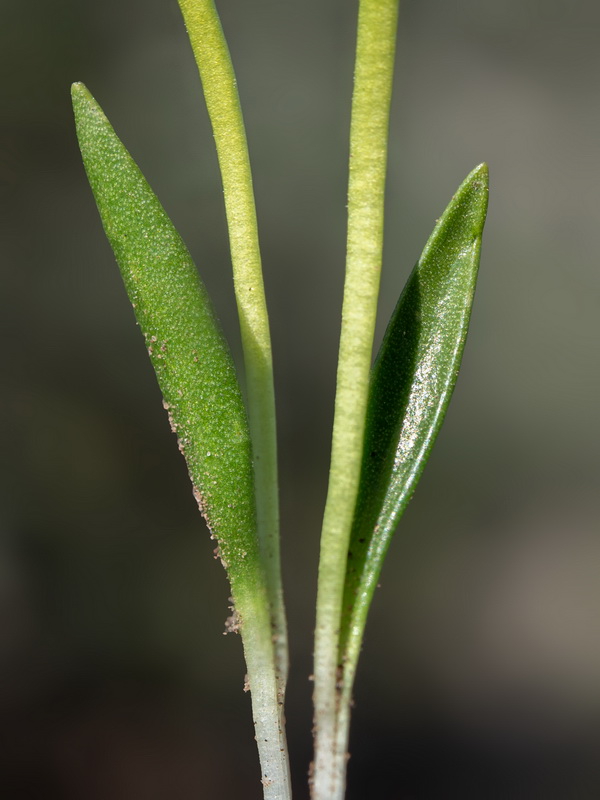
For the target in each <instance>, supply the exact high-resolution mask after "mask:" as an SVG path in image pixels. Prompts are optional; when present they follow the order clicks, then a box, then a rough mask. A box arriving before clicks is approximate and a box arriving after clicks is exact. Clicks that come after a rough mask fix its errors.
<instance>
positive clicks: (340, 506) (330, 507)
mask: <svg viewBox="0 0 600 800" xmlns="http://www.w3.org/2000/svg"><path fill="white" fill-rule="evenodd" d="M397 19H398V0H361V1H360V7H359V18H358V36H357V46H356V67H355V75H354V93H353V99H352V122H351V132H350V168H349V185H348V243H347V260H346V280H345V286H344V300H343V308H342V330H341V337H340V351H339V361H338V372H337V390H336V399H335V418H334V426H333V441H332V452H331V467H330V476H329V488H328V493H327V503H326V507H325V516H324V520H323V531H322V535H321V556H320V562H319V587H318V597H317V625H316V632H315V668H314V677H315V691H314V701H315V761H314V765H313V779H312V797H313V800H342V798H343V797H344V792H345V782H346V761H347V755H346V747H347V719H346V717H347V716H348V712H344V714H343V715H342V716H343V717H344V723H343V726H342V727H343V728H344V730H342V728H340V726H339V717H340V689H341V687H339V686H338V680H339V675H338V646H339V630H340V617H341V610H342V599H343V593H344V578H345V573H346V561H347V553H348V543H349V540H350V532H351V526H352V517H353V513H354V504H355V500H356V496H357V492H358V485H359V479H360V468H361V461H362V446H363V438H364V430H365V414H366V408H367V398H368V388H369V373H370V368H371V358H372V350H373V337H374V330H375V318H376V313H377V298H378V294H379V278H380V272H381V259H382V248H383V207H384V194H385V173H386V162H387V140H388V127H389V107H390V99H391V90H392V77H393V67H394V54H395V45H396V27H397ZM347 700H349V698H345V701H347ZM338 729H339V730H338Z"/></svg>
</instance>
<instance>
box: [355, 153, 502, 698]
mask: <svg viewBox="0 0 600 800" xmlns="http://www.w3.org/2000/svg"><path fill="white" fill-rule="evenodd" d="M487 197H488V170H487V166H486V165H485V164H482V165H480V166H479V167H476V168H475V169H474V170H473V171H472V172H471V173H470V174H469V175H468V176H467V178H466V179H465V180H464V181H463V183H462V184H461V186H460V187H459V189H458V191H457V192H456V194H455V195H454V197H453V198H452V200H451V201H450V203H449V205H448V207H447V208H446V210H445V211H444V214H443V215H442V217H441V218H440V219H439V221H438V223H437V224H436V226H435V229H434V231H433V233H432V235H431V237H430V238H429V240H428V242H427V245H426V246H425V249H424V251H423V254H422V256H421V258H420V259H419V262H418V263H417V265H416V267H415V269H414V270H413V272H412V274H411V276H410V278H409V280H408V282H407V284H406V287H405V289H404V291H403V292H402V294H401V297H400V299H399V301H398V304H397V306H396V309H395V311H394V313H393V315H392V318H391V320H390V323H389V326H388V329H387V331H386V334H385V337H384V340H383V343H382V345H381V349H380V352H379V355H378V357H377V360H376V362H375V364H374V367H373V371H372V378H371V387H370V397H369V407H368V412H367V429H366V436H365V446H364V450H363V464H362V472H361V484H360V490H359V499H358V501H357V507H356V510H355V517H354V522H353V530H352V535H351V541H350V547H349V553H348V563H347V571H346V583H345V591H344V607H343V613H342V626H341V636H340V651H339V656H340V666H341V667H342V669H343V671H344V681H343V683H344V689H343V692H344V694H345V695H346V699H347V700H348V701H349V698H350V693H351V688H352V683H353V680H354V674H355V670H356V663H357V660H358V655H359V651H360V646H361V642H362V636H363V632H364V627H365V623H366V617H367V613H368V610H369V607H370V604H371V600H372V597H373V593H374V590H375V588H376V585H377V581H378V579H379V575H380V573H381V568H382V564H383V560H384V557H385V555H386V553H387V549H388V547H389V543H390V540H391V537H392V535H393V533H394V530H395V528H396V525H397V524H398V521H399V519H400V516H401V515H402V513H403V511H404V509H405V508H406V505H407V504H408V502H409V500H410V498H411V496H412V493H413V492H414V490H415V487H416V484H417V482H418V480H419V477H420V476H421V473H422V471H423V469H424V467H425V464H426V462H427V459H428V457H429V454H430V452H431V449H432V447H433V444H434V441H435V438H436V436H437V434H438V432H439V430H440V427H441V424H442V421H443V418H444V415H445V413H446V410H447V408H448V404H449V402H450V397H451V395H452V391H453V389H454V385H455V383H456V378H457V375H458V370H459V367H460V361H461V357H462V352H463V348H464V344H465V340H466V335H467V331H468V325H469V318H470V311H471V305H472V301H473V295H474V291H475V282H476V278H477V272H478V267H479V255H480V250H481V236H482V232H483V225H484V223H485V217H486V212H487ZM343 705H344V703H343V702H342V703H341V705H340V708H342V707H343Z"/></svg>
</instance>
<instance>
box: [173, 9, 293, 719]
mask: <svg viewBox="0 0 600 800" xmlns="http://www.w3.org/2000/svg"><path fill="white" fill-rule="evenodd" d="M179 6H180V8H181V12H182V14H183V18H184V21H185V25H186V28H187V31H188V35H189V37H190V42H191V44H192V49H193V52H194V57H195V59H196V63H197V65H198V70H199V72H200V78H201V81H202V88H203V90H204V97H205V100H206V106H207V109H208V114H209V117H210V121H211V125H212V129H213V133H214V137H215V143H216V147H217V155H218V158H219V166H220V169H221V176H222V180H223V190H224V195H225V210H226V214H227V224H228V227H229V241H230V247H231V260H232V264H233V277H234V286H235V294H236V301H237V307H238V314H239V319H240V329H241V336H242V346H243V351H244V364H245V369H246V386H247V398H248V417H249V421H250V434H251V437H252V449H253V458H254V472H255V485H256V505H257V516H258V536H259V541H260V545H261V551H262V555H263V559H264V564H265V573H266V577H267V588H268V592H269V600H270V603H271V613H272V621H273V638H274V642H275V653H276V660H277V672H278V676H279V689H280V695H281V697H280V699H281V702H282V704H283V699H284V693H285V683H286V678H287V670H288V648H287V629H286V620H285V608H284V603H283V591H282V585H281V567H280V553H279V550H280V548H279V502H278V481H277V440H276V426H275V397H274V392H273V359H272V355H271V338H270V333H269V318H268V315H267V304H266V300H265V293H264V286H263V277H262V267H261V257H260V248H259V241H258V227H257V222H256V207H255V203H254V192H253V188H252V173H251V170H250V159H249V156H248V145H247V142H246V132H245V129H244V120H243V117H242V110H241V106H240V100H239V95H238V91H237V84H236V79H235V74H234V71H233V65H232V63H231V57H230V54H229V48H228V47H227V42H226V41H225V37H224V34H223V29H222V27H221V22H220V20H219V15H218V13H217V10H216V8H215V4H214V2H213V0H179Z"/></svg>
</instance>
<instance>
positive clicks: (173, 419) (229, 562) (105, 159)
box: [72, 84, 288, 800]
mask: <svg viewBox="0 0 600 800" xmlns="http://www.w3.org/2000/svg"><path fill="white" fill-rule="evenodd" d="M72 98H73V107H74V111H75V120H76V127H77V135H78V140H79V144H80V148H81V152H82V156H83V160H84V165H85V168H86V172H87V174H88V178H89V181H90V185H91V187H92V191H93V193H94V196H95V199H96V203H97V205H98V210H99V212H100V216H101V218H102V223H103V225H104V229H105V231H106V234H107V236H108V239H109V241H110V243H111V245H112V247H113V250H114V253H115V256H116V258H117V262H118V264H119V268H120V270H121V275H122V277H123V280H124V283H125V287H126V289H127V293H128V295H129V297H130V300H131V302H132V304H133V306H134V310H135V314H136V317H137V320H138V323H139V325H140V328H141V329H142V333H143V334H144V337H145V339H146V346H147V348H148V352H149V355H150V359H151V361H152V364H153V366H154V369H155V372H156V375H157V378H158V382H159V385H160V388H161V391H162V393H163V398H164V405H165V408H166V409H167V411H168V413H169V420H170V423H171V427H172V429H173V431H174V432H175V433H176V434H177V437H178V443H179V448H180V450H181V451H182V453H183V455H184V456H185V458H186V462H187V465H188V471H189V474H190V478H191V480H192V484H193V487H194V495H195V497H196V500H197V501H198V504H199V506H200V510H201V512H202V513H203V515H204V517H205V518H206V520H207V523H208V525H209V528H210V530H211V534H212V536H213V538H216V539H217V541H218V545H219V548H218V554H219V555H220V557H221V560H222V562H223V565H224V567H225V568H226V570H227V573H228V577H229V581H230V584H231V591H232V595H233V602H234V609H235V616H234V620H232V629H234V630H237V629H238V628H239V630H240V632H241V634H242V639H243V645H244V655H245V659H246V665H247V672H248V679H249V685H250V689H251V697H252V705H253V712H254V718H255V726H256V739H257V743H258V748H259V752H260V755H261V766H262V779H263V783H264V785H265V787H271V788H265V797H267V796H268V797H270V798H273V800H275V799H276V798H277V800H280V798H282V797H288V786H287V784H288V769H287V751H286V750H285V735H284V732H283V727H282V720H281V715H280V713H279V712H280V708H279V691H278V682H277V676H276V668H275V652H274V647H273V640H272V630H271V614H270V606H269V599H268V594H267V588H266V581H265V575H264V569H263V562H262V555H261V552H260V548H259V545H258V538H257V534H256V506H255V496H254V473H253V466H252V450H251V443H250V434H249V430H248V422H247V418H246V411H245V408H244V404H243V401H242V396H241V392H240V389H239V385H238V382H237V377H236V373H235V368H234V365H233V361H232V359H231V356H230V353H229V348H228V346H227V343H226V341H225V339H224V337H223V334H222V333H221V330H220V327H219V324H218V322H217V320H216V317H215V315H214V312H213V310H212V305H211V303H210V300H209V298H208V295H207V293H206V290H205V289H204V286H203V285H202V283H201V281H200V279H199V277H198V273H197V271H196V268H195V265H194V263H193V261H192V259H191V256H190V254H189V252H188V251H187V248H186V247H185V245H184V243H183V241H182V240H181V237H180V236H179V234H178V233H177V231H176V230H175V228H174V226H173V224H172V223H171V221H170V220H169V218H168V216H167V215H166V213H165V211H164V210H163V208H162V206H161V205H160V202H159V201H158V199H157V197H156V196H155V195H154V193H153V192H152V189H151V188H150V186H149V185H148V183H147V182H146V180H145V179H144V177H143V175H142V173H141V172H140V170H139V169H138V167H137V165H136V164H135V162H134V161H133V159H132V158H131V156H130V155H129V153H128V152H127V150H126V149H125V147H124V146H123V144H122V143H121V141H120V140H119V139H118V137H117V135H116V134H115V132H114V130H113V129H112V126H111V125H110V123H109V121H108V120H107V118H106V117H105V115H104V113H103V112H102V109H101V108H100V106H99V105H98V104H97V103H96V101H95V100H94V98H93V97H92V96H91V94H90V93H89V92H88V90H87V89H86V88H85V86H83V85H82V84H74V85H73V87H72ZM265 742H267V743H268V742H273V743H274V744H272V745H268V744H265ZM280 787H283V788H281V794H279V791H280Z"/></svg>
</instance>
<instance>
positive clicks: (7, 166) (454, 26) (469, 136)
mask: <svg viewBox="0 0 600 800" xmlns="http://www.w3.org/2000/svg"><path fill="white" fill-rule="evenodd" d="M356 6H357V4H356V2H351V3H348V2H347V1H346V0H304V2H302V3H291V2H281V0H223V2H220V3H219V7H220V11H221V13H222V19H223V24H224V27H225V30H226V34H227V36H228V38H229V42H230V47H231V50H232V54H233V60H234V63H235V67H236V70H237V75H238V82H239V88H240V92H241V97H242V103H243V107H244V112H245V118H246V124H247V129H248V138H249V144H250V150H251V157H252V163H253V168H254V179H255V189H256V197H257V203H258V213H259V222H260V229H261V236H262V247H263V256H264V269H265V280H266V287H267V292H268V301H269V306H270V312H271V321H272V335H273V341H274V355H275V362H276V381H277V397H278V412H279V444H280V450H281V500H282V518H283V557H284V576H285V584H286V589H287V605H288V611H289V618H290V625H291V647H292V671H291V678H290V685H289V702H288V721H289V738H290V744H291V748H292V763H293V770H294V780H295V784H296V785H297V793H296V797H297V798H298V800H305V799H306V798H307V790H306V771H307V769H308V764H309V761H310V750H311V741H310V726H311V710H310V695H311V684H310V682H309V679H308V676H309V674H310V672H311V648H312V643H311V635H312V629H313V621H314V620H313V616H314V596H315V588H316V568H317V558H318V537H319V529H320V519H321V514H322V509H323V504H324V499H325V485H326V478H327V470H328V458H329V446H330V428H331V421H332V405H333V393H334V376H335V364H336V350H337V343H338V332H339V322H340V304H341V293H342V282H343V265H344V236H345V193H346V171H347V157H348V152H347V151H348V125H349V109H350V95H351V88H352V67H353V48H354V37H355V16H356V10H357V8H356ZM1 12H2V14H1V16H2V21H1V23H0V60H1V65H0V66H1V68H0V184H1V191H2V214H1V218H0V226H1V228H0V231H1V241H0V245H1V251H2V256H1V258H2V262H1V265H2V277H1V290H0V298H1V300H0V302H1V303H2V309H1V311H0V326H1V328H2V337H1V341H2V371H1V373H2V384H3V385H2V391H1V393H0V395H1V399H0V404H1V406H2V413H1V416H0V426H1V434H0V435H1V445H2V447H1V452H2V459H1V464H2V480H1V488H0V493H1V494H0V499H1V507H0V528H1V540H0V672H1V680H0V707H1V720H2V721H1V722H0V753H1V756H0V759H1V765H0V796H2V797H3V798H6V800H31V799H32V798H44V800H132V798H136V800H137V799H138V798H139V800H162V799H163V798H165V800H166V798H168V800H197V799H198V798H219V800H221V799H222V800H233V799H235V800H238V799H239V798H242V797H243V798H247V799H248V800H258V798H259V797H260V795H261V787H260V783H259V772H258V766H257V761H256V755H255V748H254V742H253V739H252V737H253V732H252V726H251V716H250V703H249V697H248V695H246V694H244V693H243V691H242V686H243V678H244V667H243V660H242V653H241V643H240V641H239V639H237V638H236V637H234V636H227V637H224V636H223V635H222V633H223V623H224V620H225V618H226V616H227V613H228V611H227V595H228V591H227V585H226V582H225V578H224V574H223V572H222V569H221V566H220V565H219V564H218V563H215V562H214V561H213V559H212V547H213V544H212V543H211V542H210V540H209V538H208V535H207V534H206V530H205V529H204V527H203V524H202V523H201V521H200V518H199V516H198V513H197V510H196V505H195V502H194V500H193V497H192V494H191V491H190V486H189V483H188V479H187V476H186V470H185V467H184V463H183V461H182V459H181V457H180V455H179V453H178V451H177V447H176V446H175V441H174V439H173V437H172V435H171V434H170V432H169V426H168V423H167V420H166V416H165V414H164V411H163V410H162V407H161V402H160V396H159V392H158V390H157V388H156V386H155V381H154V376H153V374H152V372H151V368H150V364H149V362H148V359H147V357H146V355H145V349H144V345H143V341H142V338H141V337H140V335H139V332H138V330H137V329H136V327H135V325H134V320H133V315H132V311H131V307H130V305H129V303H128V301H127V299H126V297H125V293H124V290H123V288H122V286H121V282H120V277H119V275H118V271H117V268H116V266H115V264H114V261H113V257H112V254H111V252H110V249H109V246H108V244H107V242H106V241H105V238H104V235H103V232H102V229H101V226H100V222H99V219H98V216H97V213H96V209H95V206H94V202H93V199H92V197H91V194H90V191H89V189H88V186H87V183H86V180H85V177H84V173H83V169H82V165H81V161H80V157H79V153H78V150H77V146H76V142H75V136H74V132H73V123H72V117H71V110H70V100H69V84H70V83H71V82H72V81H74V80H81V81H84V82H85V83H86V84H87V85H88V87H89V88H90V90H91V91H92V92H93V94H94V95H95V96H96V98H97V99H98V100H99V102H100V103H101V104H102V105H103V107H104V109H105V111H106V113H107V114H108V116H109V118H110V119H111V121H112V122H113V124H114V126H115V128H116V130H117V132H118V133H119V135H120V136H121V137H122V139H123V140H124V142H125V143H126V145H127V146H128V148H129V149H130V150H131V152H132V154H133V155H134V157H135V158H136V159H137V161H138V163H139V164H140V166H141V167H142V169H143V171H144V172H145V174H146V176H147V178H148V179H149V181H150V183H151V184H152V185H153V187H154V189H155V190H156V191H157V193H158V195H159V197H160V198H161V200H162V202H163V204H164V205H165V207H166V209H167V210H168V212H169V213H170V214H171V215H172V218H173V220H174V221H175V223H176V225H177V226H178V227H179V229H180V231H181V233H182V234H183V236H184V238H185V240H186V242H187V243H188V246H189V247H190V249H191V251H192V253H193V255H194V257H195V259H196V261H197V264H198V266H199V269H200V270H201V273H202V276H203V278H204V281H205V282H206V284H207V286H208V288H209V291H210V293H211V295H212V297H213V298H214V302H215V304H216V306H217V309H218V313H219V315H220V317H221V320H222V322H223V325H224V327H225V329H226V332H227V334H228V336H229V338H230V340H231V342H232V346H233V349H234V352H235V354H236V357H237V356H239V342H238V331H237V322H236V317H235V312H234V309H233V306H234V303H233V295H232V286H231V275H230V265H229V257H228V244H227V234H226V228H225V224H224V212H223V203H222V191H221V187H220V179H219V174H218V170H217V164H216V157H215V153H214V148H213V142H212V137H211V133H210V128H209V125H208V120H207V116H206V112H205V109H204V106H203V100H202V98H201V95H200V84H199V79H198V76H197V72H196V68H195V65H194V62H193V59H192V56H191V52H190V48H189V45H188V43H187V39H186V35H185V32H184V29H183V25H182V21H181V19H180V15H179V11H178V7H177V3H176V2H175V0H104V2H102V3H95V2H94V3H93V2H81V0H54V2H47V0H31V2H27V3H25V2H21V3H17V2H9V0H2V2H1ZM599 39H600V5H598V4H597V3H595V2H592V1H591V0H570V2H569V3H566V2H558V0H545V2H540V0H502V2H497V1H496V2H491V1H490V0H455V2H451V3H450V2H446V0H420V1H419V2H417V0H405V1H404V2H403V3H402V8H401V23H400V32H399V41H398V59H397V78H396V84H395V93H394V101H393V109H392V121H391V140H390V165H389V181H388V193H387V194H388V196H387V229H386V246H385V263H384V276H383V281H382V294H381V320H382V322H381V325H380V329H379V334H378V335H379V337H380V336H381V334H382V332H383V328H384V327H385V321H386V320H387V318H388V317H389V314H390V313H391V310H392V308H393V305H394V304H395V301H396V299H397V296H398V294H399V292H400V290H401V287H402V286H403V283H404V281H405V279H406V277H407V275H408V273H409V270H410V268H411V267H412V265H413V263H414V262H415V260H416V259H417V257H418V255H419V253H420V250H421V248H422V246H423V244H424V243H425V240H426V238H427V236H428V235H429V233H430V231H431V229H432V226H433V224H434V221H435V219H436V217H438V216H439V215H440V213H441V211H442V210H443V208H444V206H445V205H446V203H447V201H448V200H449V198H450V196H451V195H452V193H453V191H454V189H455V188H456V187H457V186H458V184H459V183H460V181H461V180H462V179H463V177H464V176H465V175H466V174H467V172H468V171H469V170H470V169H471V168H472V167H474V166H475V165H476V164H478V163H479V162H481V161H483V160H486V161H488V163H489V165H490V172H491V196H490V208H489V218H488V223H487V227H486V233H485V237H484V247H483V258H482V267H481V273H480V281H479V287H478V291H477V296H476V302H475V309H474V313H473V319H472V326H471V332H470V337H469V341H468V343H467V347H466V352H465V358H464V366H463V370H462V374H461V377H460V379H459V382H458V387H457V389H456V392H455V396H454V399H453V402H452V405H451V408H450V411H449V414H448V417H447V421H446V424H445V427H444V429H443V432H442V433H441V435H440V437H439V440H438V443H437V445H436V448H435V450H434V453H433V456H432V458H431V461H430V464H429V466H428V468H427V470H426V472H425V476H424V478H423V480H422V482H421V485H420V487H419V489H418V491H417V494H416V496H415V498H414V500H413V502H412V503H411V505H410V508H409V510H408V512H407V513H406V515H405V518H404V519H403V521H402V524H401V528H400V530H399V532H398V534H397V536H396V539H395V541H394V542H393V545H392V548H391V552H390V555H389V560H388V562H387V564H386V566H385V569H384V574H383V577H382V585H381V589H380V591H379V593H378V596H377V598H376V602H375V604H374V607H373V610H372V614H371V619H370V624H369V628H368V633H367V637H366V645H365V649H364V654H363V659H362V663H361V665H360V674H359V679H358V685H357V688H356V708H355V712H354V725H353V734H352V743H351V751H352V758H351V761H350V767H349V779H350V788H349V791H348V798H349V800H369V799H370V798H378V799H379V800H409V798H410V799H412V800H440V799H441V798H444V799H445V798H461V800H465V798H467V800H468V799H470V798H477V800H481V798H486V800H487V798H502V800H507V799H508V800H520V799H521V798H523V799H524V800H529V799H530V798H540V799H541V798H543V800H570V799H571V798H578V799H579V800H582V799H587V798H590V800H592V799H593V798H597V797H600V768H599V767H598V760H597V748H598V745H599V744H600V525H599V520H600V497H599V494H598V482H599V477H600V425H599V423H598V396H599V392H600V364H599V358H598V345H599V339H600V326H599V318H600V317H599V307H600V269H599V257H600V242H599V237H598V232H599V230H600V203H599V199H598V198H599V197H600V92H599V89H598V87H599V85H600V80H599V78H600V70H599V61H600V59H599Z"/></svg>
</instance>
